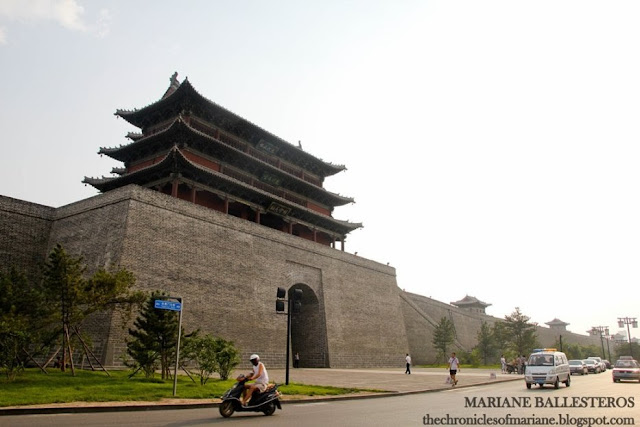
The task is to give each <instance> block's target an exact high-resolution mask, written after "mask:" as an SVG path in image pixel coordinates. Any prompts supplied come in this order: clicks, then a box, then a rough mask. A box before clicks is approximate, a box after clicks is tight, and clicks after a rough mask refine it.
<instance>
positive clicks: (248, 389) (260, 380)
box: [242, 354, 269, 406]
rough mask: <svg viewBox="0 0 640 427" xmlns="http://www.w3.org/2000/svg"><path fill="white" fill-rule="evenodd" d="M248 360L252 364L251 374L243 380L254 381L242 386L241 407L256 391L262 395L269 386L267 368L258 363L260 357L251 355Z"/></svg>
mask: <svg viewBox="0 0 640 427" xmlns="http://www.w3.org/2000/svg"><path fill="white" fill-rule="evenodd" d="M249 360H250V361H251V363H252V364H253V370H252V372H251V373H249V374H247V375H246V376H245V378H246V379H248V380H254V381H255V382H254V383H251V384H248V383H247V384H245V385H244V393H243V396H242V405H243V406H246V405H247V402H249V400H251V395H252V394H253V393H254V392H255V391H256V390H258V391H259V392H260V393H263V392H264V391H265V390H266V389H267V385H268V384H269V373H268V372H267V368H265V367H264V363H262V362H261V361H260V356H258V355H257V354H252V355H251V357H250V358H249Z"/></svg>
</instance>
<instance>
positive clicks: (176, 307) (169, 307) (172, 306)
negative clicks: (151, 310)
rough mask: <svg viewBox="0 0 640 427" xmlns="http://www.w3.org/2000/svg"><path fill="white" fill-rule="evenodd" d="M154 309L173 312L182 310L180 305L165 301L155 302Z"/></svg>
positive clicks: (158, 300)
mask: <svg viewBox="0 0 640 427" xmlns="http://www.w3.org/2000/svg"><path fill="white" fill-rule="evenodd" d="M154 307H155V308H159V309H162V310H173V311H180V310H182V304H180V303H179V302H176V301H167V300H163V299H157V300H155V303H154Z"/></svg>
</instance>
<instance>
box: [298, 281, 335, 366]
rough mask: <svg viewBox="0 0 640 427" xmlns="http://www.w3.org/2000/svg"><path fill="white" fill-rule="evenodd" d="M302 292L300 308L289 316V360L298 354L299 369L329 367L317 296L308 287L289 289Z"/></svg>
mask: <svg viewBox="0 0 640 427" xmlns="http://www.w3.org/2000/svg"><path fill="white" fill-rule="evenodd" d="M294 289H301V290H302V307H301V309H300V312H299V313H292V314H291V355H292V356H291V360H292V361H293V356H294V355H295V354H296V353H298V354H299V355H300V367H301V368H327V367H329V354H328V351H327V350H328V347H327V326H326V320H325V316H324V309H322V307H321V304H320V301H319V300H318V296H317V295H316V293H315V292H314V291H313V289H311V288H310V287H309V286H308V285H305V284H304V283H297V284H295V285H293V286H292V287H291V288H290V289H289V295H292V294H293V290H294Z"/></svg>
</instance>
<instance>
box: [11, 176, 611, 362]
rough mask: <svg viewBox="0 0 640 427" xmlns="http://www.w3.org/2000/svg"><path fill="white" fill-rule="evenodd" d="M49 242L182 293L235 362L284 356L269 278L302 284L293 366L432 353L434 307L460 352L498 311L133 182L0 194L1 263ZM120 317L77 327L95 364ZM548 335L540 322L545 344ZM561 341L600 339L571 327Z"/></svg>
mask: <svg viewBox="0 0 640 427" xmlns="http://www.w3.org/2000/svg"><path fill="white" fill-rule="evenodd" d="M56 243H60V244H62V245H63V246H64V248H65V249H66V250H67V251H68V252H69V253H70V254H72V255H74V256H82V257H83V258H84V262H85V263H86V265H87V270H88V273H89V274H90V273H93V272H94V271H95V270H97V269H98V268H101V267H103V268H107V269H112V268H118V267H125V268H127V269H129V270H131V271H132V272H133V273H134V274H135V276H136V279H137V283H136V286H137V287H138V288H139V289H143V290H146V291H154V290H160V291H164V292H166V293H168V294H171V295H176V296H181V297H184V313H183V325H184V328H185V330H186V331H187V332H190V331H192V330H194V329H196V328H200V329H201V330H202V332H203V333H211V334H213V335H217V336H221V337H223V338H225V339H229V340H233V341H234V342H235V344H236V346H237V347H238V348H239V349H240V351H241V352H242V357H243V364H245V361H246V360H247V359H248V356H249V354H251V353H259V354H260V355H261V357H262V358H263V360H265V362H266V363H268V365H269V366H272V367H283V366H284V361H285V354H286V316H284V315H281V314H276V312H275V298H276V289H277V288H278V287H284V288H286V289H290V288H292V287H295V288H300V289H302V290H303V304H302V311H301V312H300V313H298V314H294V315H293V321H292V333H291V335H292V344H291V352H292V353H291V354H292V355H293V352H296V351H298V352H299V353H300V365H301V366H302V367H383V366H400V367H402V366H403V364H404V354H405V353H406V352H410V353H411V354H412V357H413V360H414V363H416V364H423V363H433V362H435V361H436V360H435V358H436V352H435V350H434V349H433V344H432V339H433V331H434V328H435V326H436V325H437V324H438V322H439V321H440V319H441V318H442V317H443V316H446V317H448V318H449V319H450V320H452V321H453V323H454V325H455V328H456V341H455V344H454V346H455V347H456V348H459V349H462V350H467V351H468V350H471V349H472V348H473V347H474V346H475V344H476V340H477V338H476V337H477V334H478V331H479V330H480V325H481V322H482V321H486V322H489V323H490V324H493V323H495V322H496V321H500V320H503V319H498V318H495V317H492V316H487V315H483V314H479V313H471V312H468V311H465V310H461V309H459V308H457V307H454V306H452V305H449V304H445V303H442V302H440V301H436V300H433V299H431V298H427V297H424V296H421V295H416V294H411V293H407V292H402V291H401V290H400V289H399V288H398V287H397V283H396V277H395V269H394V268H392V267H389V266H385V265H382V264H379V263H377V262H374V261H371V260H367V259H365V258H362V257H358V256H355V255H352V254H349V253H346V252H342V251H340V250H336V249H332V248H330V247H326V246H323V245H320V244H317V243H313V242H310V241H307V240H304V239H301V238H298V237H295V236H291V235H288V234H286V233H282V232H280V231H276V230H272V229H269V228H267V227H263V226H260V225H257V224H255V223H252V222H249V221H246V220H241V219H238V218H235V217H232V216H228V215H224V214H221V213H219V212H217V211H213V210H210V209H207V208H204V207H201V206H197V205H194V204H191V203H189V202H186V201H183V200H179V199H175V198H172V197H170V196H167V195H164V194H160V193H158V192H155V191H151V190H147V189H144V188H141V187H138V186H134V185H132V186H127V187H124V188H121V189H118V190H114V191H110V192H108V193H105V194H101V195H98V196H95V197H92V198H89V199H85V200H82V201H79V202H76V203H73V204H70V205H67V206H63V207H61V208H57V209H55V208H49V207H46V206H41V205H36V204H33V203H28V202H24V201H20V200H16V199H11V198H8V197H2V196H0V262H1V264H0V266H1V267H2V268H6V267H8V266H10V265H17V266H21V267H24V268H27V267H28V268H31V269H32V270H31V271H32V273H33V274H35V271H37V268H39V266H40V265H41V263H42V261H44V260H45V258H46V255H47V253H48V252H49V251H50V250H51V248H52V247H53V246H54V245H55V244H56ZM129 326H131V325H130V324H127V325H123V324H122V318H121V317H120V316H119V315H114V314H112V313H101V314H99V315H96V316H93V317H91V318H90V319H88V320H87V321H86V322H85V324H84V325H83V330H84V331H85V332H89V333H90V334H91V335H92V336H93V340H92V343H93V348H94V350H95V352H96V354H98V355H99V357H100V358H101V362H102V363H104V364H105V365H107V366H118V365H121V364H122V356H123V355H124V353H125V348H126V347H125V339H126V338H127V336H128V334H127V327H129ZM557 335H558V333H557V331H553V330H550V329H549V328H542V327H539V328H538V336H539V340H540V341H541V344H542V345H544V346H550V345H552V344H553V342H554V341H555V339H556V338H557ZM563 340H564V341H565V342H568V343H569V342H570V343H580V344H599V341H598V339H597V338H593V337H588V336H584V335H579V334H573V333H571V332H568V331H567V332H564V333H563ZM291 358H292V356H291Z"/></svg>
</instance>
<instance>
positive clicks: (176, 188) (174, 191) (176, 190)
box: [171, 179, 180, 197]
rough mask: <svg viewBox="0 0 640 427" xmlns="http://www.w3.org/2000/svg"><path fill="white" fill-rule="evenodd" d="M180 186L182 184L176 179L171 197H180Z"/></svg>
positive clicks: (172, 185) (172, 186)
mask: <svg viewBox="0 0 640 427" xmlns="http://www.w3.org/2000/svg"><path fill="white" fill-rule="evenodd" d="M178 185H180V183H179V182H178V180H177V179H174V180H173V182H172V183H171V197H178Z"/></svg>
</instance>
